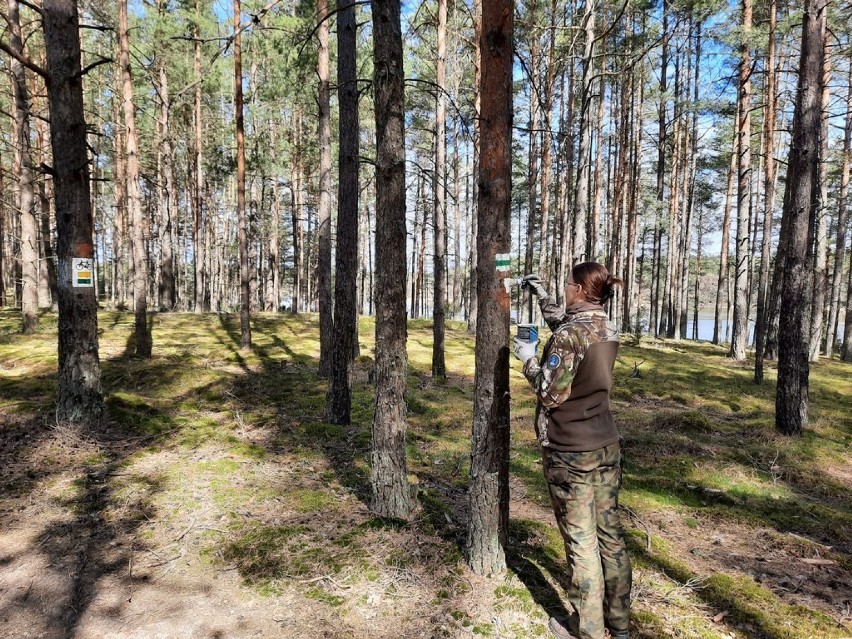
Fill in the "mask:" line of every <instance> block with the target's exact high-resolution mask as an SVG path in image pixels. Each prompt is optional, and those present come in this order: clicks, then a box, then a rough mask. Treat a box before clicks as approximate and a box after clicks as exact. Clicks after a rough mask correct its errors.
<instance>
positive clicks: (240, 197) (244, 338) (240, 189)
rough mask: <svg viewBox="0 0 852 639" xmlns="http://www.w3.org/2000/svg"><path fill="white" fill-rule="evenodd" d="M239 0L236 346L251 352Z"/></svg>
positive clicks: (236, 35) (238, 9) (237, 7)
mask: <svg viewBox="0 0 852 639" xmlns="http://www.w3.org/2000/svg"><path fill="white" fill-rule="evenodd" d="M241 14H242V11H241V6H240V0H234V122H235V124H236V129H237V225H238V227H237V243H238V245H239V251H240V343H241V346H242V348H243V349H244V350H245V349H249V348H251V290H250V289H251V273H250V272H249V269H250V265H249V257H248V252H249V248H248V241H249V238H248V224H247V220H246V140H245V123H244V120H243V118H244V115H243V48H242V34H241V19H240V17H241Z"/></svg>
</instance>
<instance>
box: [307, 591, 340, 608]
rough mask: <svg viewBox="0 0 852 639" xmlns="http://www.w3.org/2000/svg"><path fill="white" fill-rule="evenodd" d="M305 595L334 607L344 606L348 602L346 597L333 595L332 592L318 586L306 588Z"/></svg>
mask: <svg viewBox="0 0 852 639" xmlns="http://www.w3.org/2000/svg"><path fill="white" fill-rule="evenodd" d="M305 597H307V598H308V599H313V600H314V601H319V602H320V603H324V604H325V605H327V606H331V607H332V608H336V607H338V606H342V605H343V604H344V603H346V599H345V598H344V597H341V596H339V595H333V594H331V593H330V592H328V591H326V590H323V589H322V588H318V587H315V586H314V587H311V588H308V589H307V590H305Z"/></svg>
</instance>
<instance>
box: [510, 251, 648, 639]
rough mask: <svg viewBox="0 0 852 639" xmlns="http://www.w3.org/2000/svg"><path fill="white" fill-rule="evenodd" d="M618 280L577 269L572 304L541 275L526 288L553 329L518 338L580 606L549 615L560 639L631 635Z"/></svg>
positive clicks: (593, 266) (569, 294)
mask: <svg viewBox="0 0 852 639" xmlns="http://www.w3.org/2000/svg"><path fill="white" fill-rule="evenodd" d="M620 284H621V280H619V279H617V278H613V277H612V276H611V275H610V274H609V273H608V272H607V270H606V268H605V267H604V266H602V265H601V264H597V263H595V262H584V263H582V264H577V265H576V266H574V268H573V269H572V271H571V278H570V281H569V282H568V284H567V285H566V288H565V303H566V305H565V308H561V307H559V306H558V305H556V304H555V303H554V301H553V299H552V298H551V297H550V296H549V295H548V294H547V291H546V290H545V289H544V286H543V285H542V283H541V279H540V278H539V277H538V276H536V275H529V276H527V277H525V278H524V285H525V286H528V287H529V288H531V290H532V291H533V292H534V293H535V294H536V295H537V296H538V298H539V306H540V308H541V311H542V315H543V317H544V319H545V322H546V323H547V324H548V326H550V328H551V330H552V331H553V334H552V335H551V337H550V339H549V340H548V341H547V343H546V344H545V346H544V351H543V354H542V357H541V359H537V358H536V349H537V346H538V342H537V341H536V342H533V343H527V342H524V341H522V340H519V339H517V338H516V339H515V355H516V356H517V357H518V359H520V360H521V361H522V362H523V363H524V376H525V377H526V378H527V380H528V381H529V382H530V385H531V386H532V389H533V391H534V392H535V394H536V398H537V399H538V405H537V407H536V418H535V429H536V434H537V436H538V440H539V443H540V444H541V450H542V460H543V466H544V476H545V479H546V480H547V485H548V490H549V493H550V500H551V503H552V504H553V510H554V513H555V515H556V522H557V525H558V526H559V531H560V533H562V538H563V539H564V541H565V554H566V557H567V559H568V571H567V572H568V583H569V587H568V598H569V601H570V603H571V604H572V606H573V607H574V611H575V613H574V614H573V615H572V616H571V618H569V619H557V618H551V619H550V630H551V632H553V634H554V635H555V636H557V637H559V638H560V639H603V638H604V637H605V636H606V633H607V632H608V633H609V636H611V637H612V638H613V639H628V621H629V617H630V589H631V582H632V570H631V565H630V557H629V556H628V554H627V549H626V546H625V543H624V533H623V530H622V527H621V520H620V517H619V510H618V492H619V489H620V488H621V450H620V445H619V441H620V437H619V434H618V429H617V428H616V426H615V421H614V420H613V417H612V413H611V412H610V408H609V394H610V389H611V387H612V369H613V366H614V364H615V358H616V353H617V351H618V331H617V330H616V329H615V327H614V326H613V324H612V323H611V322H610V321H609V319H608V317H607V315H606V311H604V309H603V306H602V304H604V303H606V301H607V300H608V299H609V298H610V297H611V296H612V293H613V289H614V287H615V286H617V285H620Z"/></svg>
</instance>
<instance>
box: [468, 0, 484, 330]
mask: <svg viewBox="0 0 852 639" xmlns="http://www.w3.org/2000/svg"><path fill="white" fill-rule="evenodd" d="M473 44H474V53H473V112H474V113H475V114H477V116H478V115H479V114H480V112H481V106H482V89H481V86H482V0H473ZM480 120H481V118H479V117H476V118H474V120H473V176H472V178H473V184H474V188H473V202H472V206H473V208H477V207H478V202H479V189H478V188H477V185H478V184H479V159H480V157H481V154H480V149H481V147H482V143H481V140H482V125H481V121H480ZM476 225H477V216H476V215H475V214H472V215H471V228H470V233H469V234H468V237H470V238H471V241H470V242H468V249H469V256H470V259H469V260H468V272H469V273H470V282H469V285H468V289H469V291H470V293H469V295H470V313H469V315H468V321H467V332H468V333H469V334H471V335H475V334H476V324H477V319H478V317H479V300H478V298H477V284H476V269H477V267H476V258H477V255H476V242H475V240H474V238H476V236H477V234H478V229H477V226H476Z"/></svg>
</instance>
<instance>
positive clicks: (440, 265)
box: [432, 0, 447, 380]
mask: <svg viewBox="0 0 852 639" xmlns="http://www.w3.org/2000/svg"><path fill="white" fill-rule="evenodd" d="M446 58H447V0H438V59H437V62H436V84H437V85H438V88H437V89H436V91H435V95H436V100H435V101H436V105H435V171H434V177H433V181H432V194H433V197H434V198H435V202H434V210H433V221H434V227H433V228H434V230H435V232H434V235H433V240H434V246H435V253H434V271H433V272H434V276H435V281H434V283H433V285H434V288H433V293H434V294H433V298H432V300H433V301H432V378H433V379H437V380H442V379H446V377H447V365H446V362H445V359H444V349H445V344H444V336H445V332H446V328H445V323H446V314H447V310H446V302H447V185H446V182H447V172H446V164H447V99H446V97H445V95H444V85H445V84H446V82H447V65H446Z"/></svg>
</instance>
